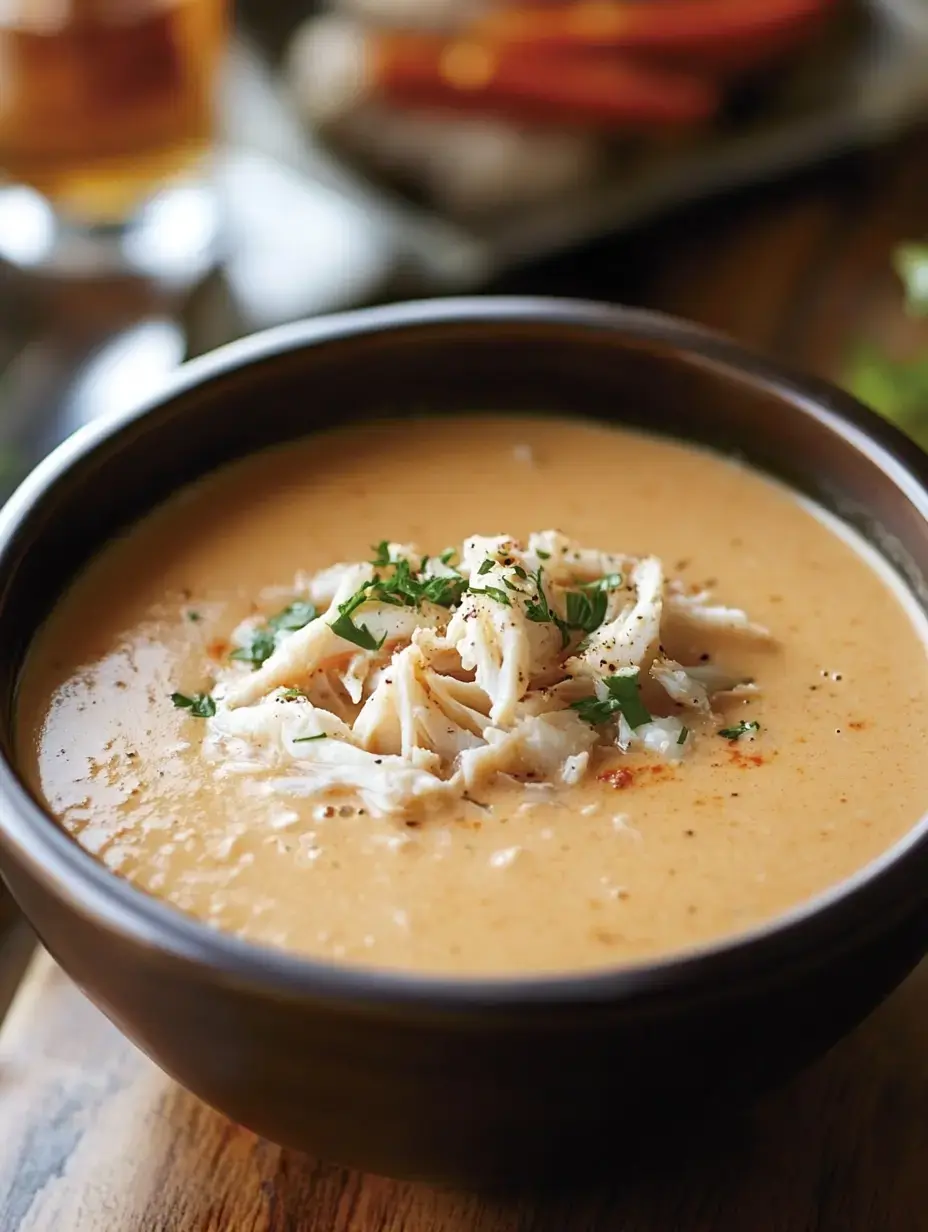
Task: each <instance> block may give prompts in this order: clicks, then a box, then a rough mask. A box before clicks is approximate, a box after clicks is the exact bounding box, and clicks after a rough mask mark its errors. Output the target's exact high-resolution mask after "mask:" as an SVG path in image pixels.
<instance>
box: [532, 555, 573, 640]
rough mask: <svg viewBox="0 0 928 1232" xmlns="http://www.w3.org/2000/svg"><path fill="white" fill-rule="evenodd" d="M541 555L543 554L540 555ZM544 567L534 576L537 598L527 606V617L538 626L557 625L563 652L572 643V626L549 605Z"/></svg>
mask: <svg viewBox="0 0 928 1232" xmlns="http://www.w3.org/2000/svg"><path fill="white" fill-rule="evenodd" d="M539 555H541V553H539ZM544 574H545V571H544V566H543V565H539V566H538V569H537V570H536V572H535V573H533V574H532V581H533V582H534V583H535V591H536V594H537V598H535V599H533V600H532V601H531V602H530V603H526V605H525V615H526V616H527V617H528V618H529V620H533V621H534V622H535V623H536V624H539V625H543V624H548V623H551V624H555V625H557V627H558V629H559V630H560V633H561V649H562V650H563V649H564V647H565V646H566V645H567V643H568V642H569V641H570V625H569V624H568V623H567V621H566V620H561V618H560V616H558V614H557V612H555V611H553V610H552V608H551V605H550V604H549V603H548V596H547V595H546V594H545V588H544V581H543V579H544Z"/></svg>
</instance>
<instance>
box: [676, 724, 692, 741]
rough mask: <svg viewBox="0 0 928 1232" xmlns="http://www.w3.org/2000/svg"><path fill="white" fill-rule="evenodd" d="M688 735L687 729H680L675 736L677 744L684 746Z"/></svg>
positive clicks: (688, 730)
mask: <svg viewBox="0 0 928 1232" xmlns="http://www.w3.org/2000/svg"><path fill="white" fill-rule="evenodd" d="M689 734H690V729H689V728H688V727H681V728H680V734H679V736H677V744H686V738H687V736H688V735H689Z"/></svg>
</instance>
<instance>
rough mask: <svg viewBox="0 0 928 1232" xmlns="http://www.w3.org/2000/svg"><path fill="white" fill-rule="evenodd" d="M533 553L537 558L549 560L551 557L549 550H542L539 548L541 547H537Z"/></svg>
mask: <svg viewBox="0 0 928 1232" xmlns="http://www.w3.org/2000/svg"><path fill="white" fill-rule="evenodd" d="M535 555H536V556H537V557H538V559H539V560H550V559H551V553H550V552H543V551H542V550H541V548H539V549H538V550H537V551H536V553H535Z"/></svg>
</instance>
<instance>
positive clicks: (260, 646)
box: [229, 628, 277, 668]
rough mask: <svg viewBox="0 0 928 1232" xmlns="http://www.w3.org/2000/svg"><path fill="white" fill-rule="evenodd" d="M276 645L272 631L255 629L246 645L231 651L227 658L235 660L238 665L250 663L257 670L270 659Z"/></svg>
mask: <svg viewBox="0 0 928 1232" xmlns="http://www.w3.org/2000/svg"><path fill="white" fill-rule="evenodd" d="M276 645H277V639H276V638H275V636H274V631H273V629H266V628H264V629H255V630H254V631H253V632H252V634H251V640H250V641H249V642H248V644H247V645H246V646H239V647H238V649H237V650H233V651H232V653H231V654H230V655H229V658H230V659H237V660H238V661H239V662H240V663H250V664H251V665H252V667H255V668H258V667H260V666H261V665H262V663H264V662H266V661H267V660H268V659H269V658H270V657H271V655H272V654H273V653H274V648H275V647H276Z"/></svg>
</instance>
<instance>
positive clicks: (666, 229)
mask: <svg viewBox="0 0 928 1232" xmlns="http://www.w3.org/2000/svg"><path fill="white" fill-rule="evenodd" d="M926 233H928V133H921V134H916V135H913V136H911V137H909V138H907V139H905V140H904V141H901V142H899V143H898V144H897V145H896V146H894V147H893V148H891V149H887V150H883V151H880V152H879V153H877V154H871V155H868V156H865V157H857V158H854V159H851V160H846V161H842V162H841V163H838V164H835V165H834V166H832V167H827V168H821V169H818V170H816V171H814V172H813V173H810V174H808V175H805V176H803V177H802V178H801V179H800V180H796V181H793V182H791V183H789V184H787V185H780V186H777V187H775V188H769V189H764V190H760V191H753V192H750V193H745V194H742V195H740V196H739V197H738V198H736V199H734V200H729V201H727V202H724V203H722V204H714V205H712V206H705V207H701V208H699V209H698V210H695V211H689V212H688V213H687V214H686V215H685V216H682V217H679V218H676V219H673V220H668V221H667V222H665V223H662V224H661V225H659V226H654V227H651V228H649V229H648V230H647V231H646V232H643V233H641V234H639V235H637V236H635V237H632V238H627V239H624V240H622V241H614V242H611V243H609V244H605V245H599V246H597V247H596V248H593V249H589V250H587V251H586V252H585V253H581V254H578V255H576V256H574V257H572V258H571V259H569V260H559V261H553V262H550V263H548V264H547V265H546V266H544V267H537V268H536V269H534V270H532V271H524V272H522V273H521V274H519V275H517V276H513V277H510V278H508V279H507V281H506V284H505V286H501V287H500V288H498V289H505V290H529V291H546V292H563V293H568V294H586V295H595V296H599V297H601V298H612V299H629V300H634V301H637V302H641V303H645V304H648V305H649V306H653V307H661V308H665V309H668V310H670V311H672V312H677V313H680V314H682V315H686V316H690V317H693V318H695V319H697V320H700V321H704V322H706V323H708V324H710V325H713V326H716V327H719V328H722V329H726V330H728V331H730V332H731V333H733V334H735V335H736V336H738V337H740V338H742V339H744V340H745V341H747V342H748V343H750V344H751V345H753V346H755V347H758V348H761V349H764V350H767V351H769V352H771V353H774V354H776V355H778V356H780V357H783V358H786V359H788V360H790V361H792V362H794V363H796V364H799V365H801V366H804V367H806V368H809V369H812V370H814V371H816V372H818V373H821V374H824V375H830V376H838V377H840V374H841V372H842V370H843V367H844V364H845V361H846V357H847V355H848V354H849V353H850V352H851V351H852V350H853V348H854V347H855V346H856V345H857V344H858V342H859V341H860V340H861V339H865V338H866V339H870V340H877V341H880V342H883V343H886V344H888V345H896V344H900V343H901V344H903V345H904V344H905V342H906V340H907V338H908V337H909V331H910V329H911V326H910V325H909V324H908V323H907V322H906V321H905V319H904V317H903V314H902V307H901V301H900V293H899V288H898V285H897V284H896V281H895V279H894V277H893V275H892V273H891V271H890V267H889V254H890V252H891V249H892V246H893V244H894V243H895V242H896V241H897V240H899V239H902V238H910V237H913V236H917V235H919V234H926ZM23 955H24V943H23V940H22V938H21V936H19V935H16V934H14V935H13V936H12V937H9V936H8V937H7V939H6V941H5V942H4V943H2V944H0V1015H2V1014H3V1012H4V1009H5V1006H6V1002H7V1001H8V999H9V997H8V995H7V994H8V992H9V986H10V985H11V984H12V983H13V981H14V979H15V978H16V977H17V976H18V975H19V973H20V971H21V968H22V964H23ZM5 986H6V987H5ZM464 1229H468V1230H474V1232H536V1230H537V1232H574V1230H577V1232H580V1230H581V1229H582V1230H584V1232H673V1230H677V1229H680V1230H685V1232H928V965H923V966H922V968H921V969H920V970H919V971H917V972H916V973H915V975H913V976H912V977H911V978H910V979H909V981H908V982H907V983H906V984H905V985H904V986H903V987H902V988H901V989H899V990H898V991H897V992H896V993H895V995H894V996H892V997H891V998H890V999H889V1001H888V1002H887V1003H886V1004H885V1005H884V1006H883V1007H882V1008H881V1009H880V1010H878V1011H877V1013H875V1014H874V1015H873V1016H872V1018H871V1019H870V1020H869V1021H868V1022H867V1023H865V1024H864V1026H863V1027H861V1028H860V1029H859V1030H858V1031H857V1032H856V1033H855V1034H854V1035H853V1036H851V1037H850V1038H849V1039H847V1040H845V1041H844V1042H843V1043H841V1044H840V1045H839V1046H838V1047H837V1048H835V1049H834V1050H833V1052H832V1053H831V1054H830V1055H829V1056H828V1057H827V1058H826V1059H825V1060H824V1061H822V1062H821V1063H819V1064H818V1065H817V1066H815V1067H814V1068H813V1069H812V1070H810V1071H809V1072H807V1073H806V1074H804V1075H802V1076H800V1077H799V1078H797V1079H796V1080H795V1081H794V1082H793V1083H792V1084H791V1085H790V1086H789V1087H787V1088H786V1089H785V1090H783V1091H781V1092H779V1093H777V1094H775V1095H773V1096H771V1097H769V1098H768V1099H767V1100H766V1101H765V1102H764V1103H763V1104H762V1105H761V1106H760V1107H758V1108H757V1109H755V1110H754V1111H753V1112H752V1113H751V1114H746V1115H745V1117H744V1118H743V1119H742V1120H740V1121H739V1122H737V1123H735V1124H732V1125H730V1126H728V1127H726V1129H725V1131H724V1132H722V1133H721V1134H720V1135H718V1136H716V1137H714V1138H713V1139H711V1140H709V1141H703V1142H700V1143H699V1144H694V1147H693V1151H692V1154H691V1155H689V1156H688V1157H687V1158H686V1159H685V1160H680V1159H668V1160H667V1161H666V1166H665V1167H663V1168H662V1169H661V1170H660V1171H659V1173H655V1174H651V1175H647V1176H644V1175H643V1176H641V1177H640V1178H639V1179H637V1180H634V1181H627V1180H626V1181H625V1182H623V1183H622V1184H621V1185H618V1184H616V1185H614V1186H611V1187H610V1186H609V1185H603V1186H601V1187H599V1188H595V1189H590V1190H586V1191H583V1192H575V1193H572V1194H564V1195H562V1196H559V1197H551V1196H548V1197H546V1198H540V1197H532V1196H525V1197H523V1198H521V1199H516V1198H512V1199H509V1200H506V1201H501V1200H493V1201H491V1200H487V1199H481V1198H478V1197H476V1196H473V1195H469V1194H464V1193H458V1192H453V1191H449V1190H443V1189H433V1188H428V1187H425V1186H419V1185H410V1184H398V1183H393V1182H390V1181H387V1180H383V1179H380V1178H374V1177H365V1176H361V1175H358V1174H356V1173H352V1172H349V1171H346V1170H344V1169H342V1168H339V1167H337V1166H334V1165H330V1164H325V1163H320V1162H317V1161H314V1160H310V1159H306V1158H303V1157H301V1156H298V1155H296V1154H294V1153H292V1152H288V1151H282V1150H280V1149H278V1148H277V1147H274V1146H272V1145H271V1144H269V1143H267V1142H264V1141H262V1140H260V1139H258V1138H256V1137H255V1136H254V1135H253V1134H251V1133H249V1132H247V1131H246V1130H244V1129H241V1128H239V1127H237V1126H234V1125H232V1124H230V1123H229V1122H227V1121H225V1120H224V1119H223V1118H222V1117H220V1116H219V1115H218V1114H216V1113H214V1112H212V1111H210V1110H209V1109H207V1108H205V1107H204V1106H203V1105H201V1104H199V1103H198V1102H197V1101H196V1100H195V1099H193V1098H192V1097H191V1096H189V1095H187V1094H186V1093H185V1092H183V1091H181V1090H180V1089H179V1088H178V1087H176V1086H175V1085H173V1084H172V1083H171V1082H170V1081H169V1080H168V1079H167V1078H165V1077H164V1076H163V1075H161V1074H160V1073H159V1071H157V1070H156V1069H155V1068H154V1067H153V1066H152V1065H151V1064H150V1063H149V1062H148V1061H147V1060H146V1059H145V1058H144V1057H142V1056H141V1055H140V1054H139V1053H138V1052H136V1051H135V1049H134V1048H133V1047H132V1046H131V1045H129V1044H128V1043H126V1041H125V1040H123V1038H122V1037H121V1036H120V1035H119V1033H118V1032H117V1031H116V1029H115V1028H114V1027H112V1026H111V1025H110V1024H109V1023H108V1022H107V1021H106V1020H105V1019H104V1018H103V1017H102V1015H100V1014H99V1013H98V1012H97V1011H96V1010H95V1009H94V1008H93V1007H92V1006H91V1005H90V1004H89V1003H88V1002H87V1001H85V1000H84V998H83V997H82V996H81V994H79V993H78V992H77V991H76V990H75V989H74V988H73V987H72V986H71V985H70V983H69V982H68V981H67V979H66V978H65V977H64V976H63V975H62V974H61V973H60V972H59V971H57V970H56V969H55V967H54V966H53V964H52V963H51V961H50V960H49V959H48V958H47V957H46V956H45V955H43V954H37V955H36V956H35V957H34V958H33V960H32V962H31V965H30V966H29V967H28V970H27V972H26V975H25V978H24V979H23V980H22V982H21V983H20V984H19V989H18V992H17V993H16V996H15V998H14V1000H13V1003H12V1007H11V1009H10V1010H9V1012H8V1014H7V1015H6V1018H5V1021H4V1023H3V1027H2V1029H0V1232H212V1230H215V1232H349V1230H350V1232H458V1230H460V1232H463V1230H464Z"/></svg>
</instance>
